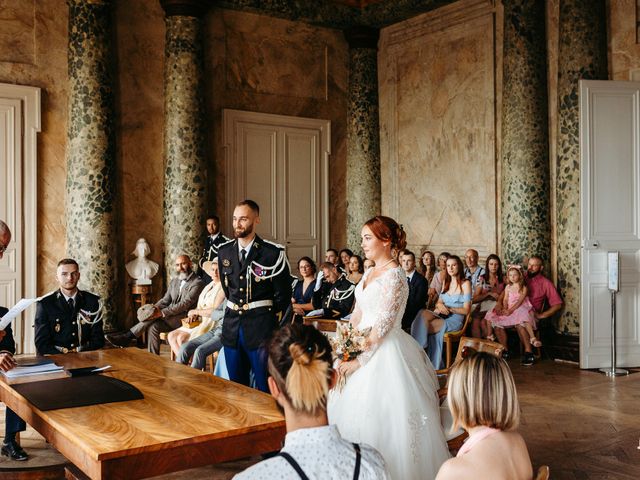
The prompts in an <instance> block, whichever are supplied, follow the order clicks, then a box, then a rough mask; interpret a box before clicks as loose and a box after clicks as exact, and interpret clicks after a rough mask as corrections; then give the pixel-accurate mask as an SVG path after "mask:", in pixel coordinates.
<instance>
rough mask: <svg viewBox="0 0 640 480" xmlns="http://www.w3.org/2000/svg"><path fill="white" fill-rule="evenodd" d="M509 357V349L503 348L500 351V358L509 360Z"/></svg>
mask: <svg viewBox="0 0 640 480" xmlns="http://www.w3.org/2000/svg"><path fill="white" fill-rule="evenodd" d="M510 358H511V354H510V353H509V350H503V351H502V359H503V360H509V359H510Z"/></svg>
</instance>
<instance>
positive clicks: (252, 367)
mask: <svg viewBox="0 0 640 480" xmlns="http://www.w3.org/2000/svg"><path fill="white" fill-rule="evenodd" d="M259 223H260V208H259V207H258V204H257V203H256V202H254V201H252V200H244V201H243V202H240V203H239V204H238V205H236V207H235V209H234V211H233V233H234V235H235V237H236V238H235V240H233V241H230V242H227V243H224V244H222V245H220V247H219V249H218V264H219V266H220V281H221V282H222V288H223V289H224V293H225V296H226V298H227V307H226V310H225V314H224V324H223V326H222V344H223V345H224V361H225V364H226V367H227V371H228V373H229V379H230V380H232V381H234V382H238V383H242V384H243V385H249V376H250V375H249V374H250V373H251V372H252V373H253V377H254V380H255V386H256V388H257V389H259V390H262V391H264V392H267V391H268V390H267V376H268V372H267V355H266V350H265V343H266V341H267V340H268V339H269V338H270V337H271V335H272V333H273V331H274V330H275V329H276V328H277V326H278V320H277V317H276V314H277V313H278V312H284V311H285V310H286V309H287V307H288V306H289V304H290V302H291V277H290V274H289V263H288V261H287V256H286V254H285V250H284V247H283V246H282V245H278V244H275V243H272V242H269V241H268V240H263V239H262V238H260V237H259V236H258V235H256V233H255V226H256V225H257V224H259Z"/></svg>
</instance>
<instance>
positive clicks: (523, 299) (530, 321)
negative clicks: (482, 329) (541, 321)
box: [485, 265, 542, 347]
mask: <svg viewBox="0 0 640 480" xmlns="http://www.w3.org/2000/svg"><path fill="white" fill-rule="evenodd" d="M507 281H508V283H509V284H508V285H507V287H506V288H505V289H504V297H503V301H502V305H500V303H498V304H497V305H496V306H495V308H494V309H493V310H491V311H490V312H489V313H487V316H486V317H485V318H486V319H487V324H488V325H491V327H493V328H505V327H512V326H515V325H522V326H524V328H526V330H527V333H528V334H529V337H530V338H531V344H532V345H533V346H534V347H541V346H542V342H540V340H538V339H537V338H536V336H535V334H534V332H533V331H534V329H535V328H536V317H535V315H534V313H533V306H532V305H531V302H530V301H529V299H528V298H527V287H526V285H525V284H524V276H523V275H522V270H521V268H520V266H519V265H511V266H509V268H508V269H507ZM491 327H490V331H489V335H488V336H487V339H489V340H492V341H493V340H494V338H495V337H494V336H493V331H492V330H491Z"/></svg>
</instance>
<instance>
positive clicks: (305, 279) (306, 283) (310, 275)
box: [291, 257, 316, 316]
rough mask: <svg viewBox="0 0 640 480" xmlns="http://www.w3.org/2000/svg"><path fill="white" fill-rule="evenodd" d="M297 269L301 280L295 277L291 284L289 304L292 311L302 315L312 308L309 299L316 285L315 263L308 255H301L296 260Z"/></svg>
mask: <svg viewBox="0 0 640 480" xmlns="http://www.w3.org/2000/svg"><path fill="white" fill-rule="evenodd" d="M298 271H299V272H300V276H301V277H302V280H300V279H297V281H296V282H295V283H294V285H293V296H292V297H291V306H292V308H293V313H295V314H296V315H301V316H304V315H305V313H307V312H310V311H311V310H313V303H312V301H311V300H312V298H313V290H314V288H315V285H316V264H315V263H314V261H313V260H311V259H310V258H309V257H302V258H301V259H300V260H298Z"/></svg>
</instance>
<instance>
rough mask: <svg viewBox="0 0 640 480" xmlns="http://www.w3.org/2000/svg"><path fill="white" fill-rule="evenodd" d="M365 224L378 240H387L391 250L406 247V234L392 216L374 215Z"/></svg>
mask: <svg viewBox="0 0 640 480" xmlns="http://www.w3.org/2000/svg"><path fill="white" fill-rule="evenodd" d="M365 226H367V227H369V229H371V232H372V233H373V234H374V235H375V236H376V238H377V239H378V240H381V241H383V242H389V243H390V244H391V249H392V250H396V251H398V252H399V251H400V250H404V249H405V248H406V247H407V234H406V233H404V230H403V229H402V226H401V225H398V222H396V221H395V220H394V219H393V218H391V217H385V216H384V215H376V216H375V217H373V218H372V219H370V220H369V221H367V223H365Z"/></svg>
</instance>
